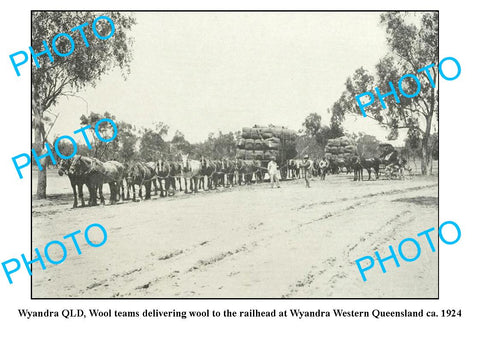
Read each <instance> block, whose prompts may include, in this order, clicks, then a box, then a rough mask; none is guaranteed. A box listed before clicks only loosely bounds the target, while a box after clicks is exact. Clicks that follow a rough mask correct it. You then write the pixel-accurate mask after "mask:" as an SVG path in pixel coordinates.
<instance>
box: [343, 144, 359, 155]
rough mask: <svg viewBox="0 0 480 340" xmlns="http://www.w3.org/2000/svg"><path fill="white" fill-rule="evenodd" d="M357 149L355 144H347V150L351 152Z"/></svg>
mask: <svg viewBox="0 0 480 340" xmlns="http://www.w3.org/2000/svg"><path fill="white" fill-rule="evenodd" d="M356 151H357V147H356V146H355V145H352V144H350V145H347V146H345V152H350V153H354V152H356Z"/></svg>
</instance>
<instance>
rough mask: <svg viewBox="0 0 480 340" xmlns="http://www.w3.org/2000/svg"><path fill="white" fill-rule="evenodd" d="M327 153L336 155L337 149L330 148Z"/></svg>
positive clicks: (334, 147)
mask: <svg viewBox="0 0 480 340" xmlns="http://www.w3.org/2000/svg"><path fill="white" fill-rule="evenodd" d="M328 152H330V153H333V154H334V155H336V154H338V147H336V146H330V148H329V150H328Z"/></svg>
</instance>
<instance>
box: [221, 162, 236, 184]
mask: <svg viewBox="0 0 480 340" xmlns="http://www.w3.org/2000/svg"><path fill="white" fill-rule="evenodd" d="M223 162H224V167H225V176H226V178H227V186H228V185H230V186H232V187H233V179H234V177H235V162H234V161H232V160H230V159H225V158H224V159H223Z"/></svg>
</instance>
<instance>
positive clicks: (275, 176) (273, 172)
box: [267, 155, 313, 188]
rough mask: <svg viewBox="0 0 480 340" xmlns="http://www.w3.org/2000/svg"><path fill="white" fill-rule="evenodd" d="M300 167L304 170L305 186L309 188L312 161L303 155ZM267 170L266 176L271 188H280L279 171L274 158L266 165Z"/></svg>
mask: <svg viewBox="0 0 480 340" xmlns="http://www.w3.org/2000/svg"><path fill="white" fill-rule="evenodd" d="M300 167H301V168H304V169H305V186H306V187H307V188H310V178H311V177H312V170H313V161H312V160H311V159H310V158H309V157H308V155H305V156H304V157H303V161H302V162H301V163H300ZM267 169H268V176H269V177H270V184H271V187H272V188H273V187H274V185H276V186H277V188H280V179H279V178H280V170H279V168H278V164H277V162H276V161H275V158H272V159H271V160H270V162H268V165H267Z"/></svg>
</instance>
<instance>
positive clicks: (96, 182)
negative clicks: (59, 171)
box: [69, 155, 115, 206]
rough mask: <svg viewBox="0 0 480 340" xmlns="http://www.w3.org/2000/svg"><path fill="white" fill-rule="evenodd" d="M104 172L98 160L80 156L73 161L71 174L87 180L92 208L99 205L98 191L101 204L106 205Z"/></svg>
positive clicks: (89, 203) (89, 201) (89, 202)
mask: <svg viewBox="0 0 480 340" xmlns="http://www.w3.org/2000/svg"><path fill="white" fill-rule="evenodd" d="M104 172H105V170H104V167H103V163H102V162H100V161H99V160H98V159H96V158H90V157H86V156H80V155H79V156H78V157H77V158H74V159H73V161H72V164H71V165H70V169H69V173H71V174H72V175H74V176H77V177H83V178H84V180H85V184H86V185H87V188H88V192H89V194H90V197H89V200H88V205H90V206H95V205H97V190H98V194H99V196H100V203H101V204H105V198H104V197H103V183H104V175H103V173H104ZM113 190H115V189H113ZM111 196H112V195H111ZM111 198H112V197H111ZM111 198H110V199H111Z"/></svg>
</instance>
